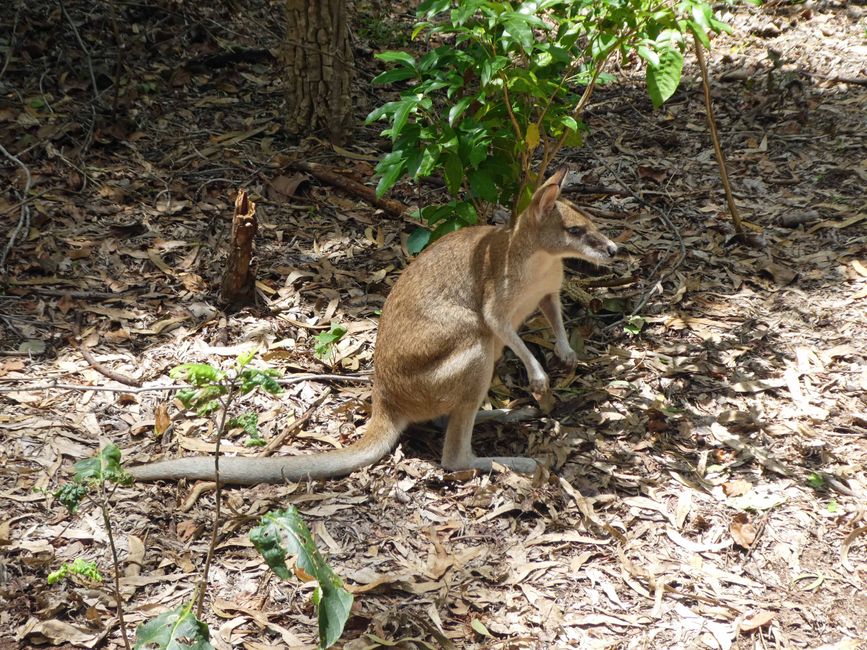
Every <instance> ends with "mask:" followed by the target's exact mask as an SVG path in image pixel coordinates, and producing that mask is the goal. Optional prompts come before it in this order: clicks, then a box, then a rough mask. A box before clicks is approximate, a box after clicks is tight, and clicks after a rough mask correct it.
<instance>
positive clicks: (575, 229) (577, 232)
mask: <svg viewBox="0 0 867 650" xmlns="http://www.w3.org/2000/svg"><path fill="white" fill-rule="evenodd" d="M566 232H568V233H569V234H570V235H572V236H573V237H583V236H584V235H586V234H587V228H584V227H583V226H572V227H571V228H567V229H566Z"/></svg>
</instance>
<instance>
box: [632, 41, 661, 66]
mask: <svg viewBox="0 0 867 650" xmlns="http://www.w3.org/2000/svg"><path fill="white" fill-rule="evenodd" d="M637 52H638V56H640V57H641V58H642V59H644V60H645V61H647V65H652V66H658V65H659V55H658V54H657V53H656V52H654V51H653V50H651V49H650V48H649V47H647V46H646V45H639V46H638V50H637Z"/></svg>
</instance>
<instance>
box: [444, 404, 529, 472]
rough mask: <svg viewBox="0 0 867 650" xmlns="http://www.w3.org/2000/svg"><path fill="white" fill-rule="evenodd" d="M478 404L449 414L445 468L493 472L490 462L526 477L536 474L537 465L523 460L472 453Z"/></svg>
mask: <svg viewBox="0 0 867 650" xmlns="http://www.w3.org/2000/svg"><path fill="white" fill-rule="evenodd" d="M479 403H481V399H480V400H479V402H478V403H477V402H464V403H463V404H461V405H460V406H458V407H457V408H455V409H454V410H453V411H452V412H451V413H450V414H449V424H448V428H447V429H446V437H445V441H444V443H443V460H442V466H443V468H445V469H448V470H459V469H480V470H483V471H490V469H491V462H493V461H495V462H497V463H499V464H500V465H505V466H506V467H508V468H510V469H512V470H513V471H515V472H521V473H523V474H532V473H533V472H535V471H536V465H537V463H536V461H535V460H533V459H532V458H524V457H522V456H489V457H479V456H476V455H475V454H474V453H473V444H472V443H473V423H474V421H475V418H476V412H477V411H478V409H479Z"/></svg>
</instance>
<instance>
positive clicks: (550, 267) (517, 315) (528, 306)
mask: <svg viewBox="0 0 867 650" xmlns="http://www.w3.org/2000/svg"><path fill="white" fill-rule="evenodd" d="M516 284H517V285H518V286H516V287H515V289H516V292H515V297H514V299H513V301H512V305H511V309H510V314H509V316H510V320H511V321H512V325H513V326H514V327H515V328H517V327H518V326H520V325H521V323H523V322H524V321H525V320H526V319H527V317H528V316H529V315H530V314H532V313H533V312H534V311H535V310H536V307H538V306H539V301H540V300H542V298H543V297H545V296H547V295H548V294H549V293H557V292H559V291H560V285H561V284H563V262H562V261H561V260H560V259H559V258H555V257H551V256H550V255H546V254H544V253H539V254H536V255H533V256H532V257H531V258H530V260H529V261H528V263H527V264H526V265H525V266H524V268H523V272H522V273H521V276H520V279H519V280H518V281H517V283H516Z"/></svg>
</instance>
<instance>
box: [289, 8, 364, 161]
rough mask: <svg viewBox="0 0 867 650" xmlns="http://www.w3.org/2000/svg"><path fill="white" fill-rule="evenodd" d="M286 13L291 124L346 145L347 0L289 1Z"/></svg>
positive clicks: (349, 100)
mask: <svg viewBox="0 0 867 650" xmlns="http://www.w3.org/2000/svg"><path fill="white" fill-rule="evenodd" d="M286 18H287V21H286V41H285V47H284V62H285V71H284V83H285V86H286V127H287V129H288V131H289V132H290V133H292V134H293V135H300V136H304V135H308V134H311V133H314V132H316V131H320V132H324V133H325V134H327V137H328V139H329V140H330V141H331V142H333V143H334V144H342V143H343V142H345V140H346V136H347V129H346V126H347V124H349V121H350V119H351V118H352V98H351V96H350V82H351V80H352V49H351V48H350V44H349V29H348V26H347V22H346V0H312V1H311V0H286Z"/></svg>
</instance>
